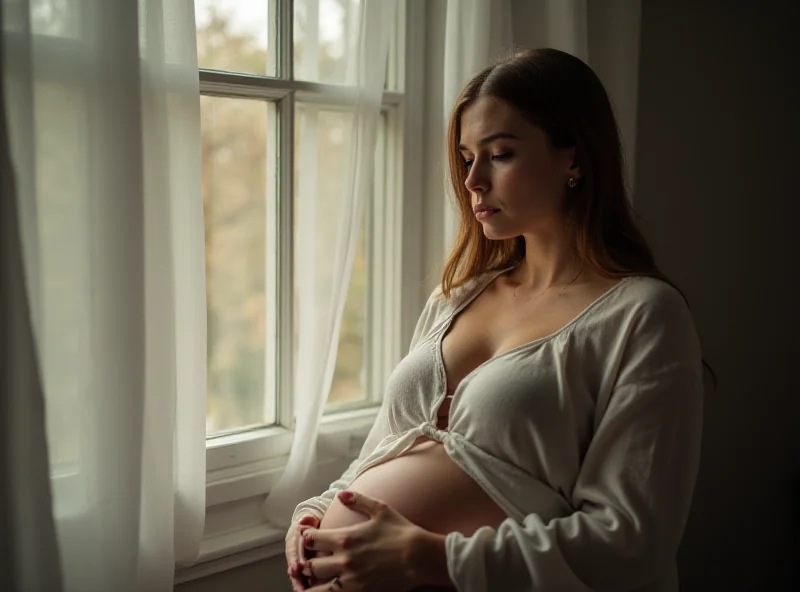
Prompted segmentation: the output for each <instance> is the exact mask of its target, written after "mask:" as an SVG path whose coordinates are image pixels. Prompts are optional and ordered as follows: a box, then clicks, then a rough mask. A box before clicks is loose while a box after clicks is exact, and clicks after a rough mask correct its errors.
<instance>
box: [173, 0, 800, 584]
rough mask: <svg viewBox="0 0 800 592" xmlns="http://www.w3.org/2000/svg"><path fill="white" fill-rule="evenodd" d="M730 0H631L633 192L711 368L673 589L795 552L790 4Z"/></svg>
mask: <svg viewBox="0 0 800 592" xmlns="http://www.w3.org/2000/svg"><path fill="white" fill-rule="evenodd" d="M737 4H738V3H734V2H710V1H704V2H692V1H690V0H647V1H646V2H644V3H643V7H642V22H641V55H640V61H639V104H638V122H637V123H638V134H637V138H636V142H637V143H636V156H637V158H636V171H635V172H636V193H635V197H634V203H635V206H636V208H637V210H638V211H639V212H640V214H641V215H642V217H643V219H644V222H645V225H644V230H645V232H646V234H647V236H648V238H649V239H650V240H651V242H652V244H653V246H654V248H655V250H656V253H657V255H658V257H659V259H660V261H661V263H662V266H663V268H664V270H665V271H666V272H667V273H668V274H669V275H670V276H671V277H672V278H673V279H674V280H675V281H676V282H677V283H678V284H679V285H680V286H681V287H682V288H683V289H684V291H685V292H686V294H687V296H688V298H689V300H690V302H691V304H692V309H693V311H694V315H695V319H696V322H697V326H698V330H699V332H700V334H701V336H702V339H703V343H704V347H705V350H706V354H707V357H708V359H709V361H710V362H711V363H712V365H713V366H714V368H715V370H716V371H717V374H718V375H719V380H720V386H719V390H718V392H717V393H716V394H714V395H711V396H709V397H708V399H707V410H706V423H705V438H704V443H703V461H702V467H701V473H700V477H699V481H698V486H697V491H696V495H695V503H694V506H693V511H692V516H691V518H690V522H689V525H688V528H687V532H686V537H685V539H684V544H683V546H682V549H681V553H680V556H679V566H680V572H681V578H682V587H681V590H682V591H683V592H686V591H688V592H693V591H700V590H703V591H705V590H708V589H714V590H729V591H737V590H748V591H750V590H754V591H761V590H770V591H776V590H788V589H790V588H789V578H790V577H791V575H792V570H793V569H795V570H796V567H795V566H794V565H793V563H792V560H794V561H795V562H797V561H798V558H799V557H800V552H798V548H797V532H798V509H800V493H798V489H797V486H798V485H797V479H798V472H800V438H798V437H797V436H796V432H797V431H798V430H799V429H800V374H798V373H791V372H790V369H791V366H790V364H791V363H792V362H793V361H794V360H795V359H797V358H798V353H800V352H799V351H798V345H797V343H798V341H797V340H796V339H795V334H796V333H797V332H798V330H800V326H799V325H800V323H798V315H797V313H796V311H795V309H794V308H793V307H794V306H796V305H797V303H798V302H799V301H800V300H799V299H798V298H797V296H798V294H797V291H796V290H794V289H793V288H792V282H793V281H794V279H795V278H794V277H793V275H794V274H795V273H796V270H797V269H798V266H797V264H796V263H795V259H794V255H795V254H796V253H797V251H798V249H797V247H796V246H795V241H794V233H795V232H796V230H795V224H796V222H795V220H797V217H796V214H797V207H796V206H795V203H796V200H797V199H798V198H800V195H799V194H800V191H798V189H799V185H800V183H799V182H798V177H797V176H796V171H797V166H796V164H795V157H796V156H797V150H796V149H795V142H796V141H797V139H798V138H800V122H798V118H797V116H796V115H794V109H795V108H796V106H798V105H800V96H798V95H799V94H800V93H798V90H797V86H796V85H794V86H792V84H791V83H792V82H793V81H792V78H793V77H794V76H795V75H794V71H795V68H792V66H793V64H792V56H793V52H792V51H791V50H792V49H793V48H792V47H791V45H792V42H793V37H792V34H793V32H794V31H793V30H792V29H793V27H796V25H797V23H798V14H797V13H798V9H797V7H796V6H797V3H794V2H791V1H789V0H787V1H784V2H776V1H771V2H761V3H756V2H748V3H746V5H741V6H740V5H737ZM518 6H521V4H520V3H519V2H515V10H517V9H518ZM443 10H444V2H443V0H435V2H431V20H429V21H428V23H427V27H428V31H427V32H426V47H427V48H429V49H430V52H431V54H430V55H431V61H430V66H429V68H430V69H429V70H428V72H427V75H426V82H427V84H428V89H427V93H428V96H429V100H430V101H431V104H432V105H435V106H436V110H435V111H433V112H432V113H433V114H432V115H430V116H429V118H428V120H427V121H426V129H427V130H428V131H427V134H428V136H427V137H426V143H425V146H424V147H423V150H425V155H426V158H425V160H426V162H427V163H429V164H428V166H429V170H428V171H426V174H425V176H426V187H427V191H426V196H425V197H426V199H425V216H426V218H425V222H424V235H425V236H427V237H428V238H427V239H425V240H426V248H425V249H424V256H425V258H426V259H425V262H424V265H425V266H426V269H432V268H434V267H436V266H437V263H436V262H437V257H440V256H441V252H440V249H439V250H438V251H437V250H436V247H435V244H436V241H437V240H438V239H436V233H437V232H439V229H441V220H442V210H441V203H437V202H436V201H435V200H436V199H437V196H440V195H441V193H440V191H441V190H440V188H441V180H440V179H441V177H438V176H437V175H438V174H439V172H441V171H442V168H441V166H442V165H441V150H442V144H441V139H437V131H436V130H437V129H441V127H440V126H441V125H443V123H442V119H441V114H440V113H439V111H440V109H439V106H440V105H441V77H439V78H438V80H437V77H436V76H435V75H434V73H435V68H436V64H441V59H442V56H441V53H440V52H441V45H442V42H443V40H442V37H441V33H440V32H439V31H440V29H438V27H440V26H443V16H444V12H443ZM591 16H592V15H591V13H590V17H591ZM441 30H442V31H443V29H441ZM526 34H527V31H526V28H525V27H524V25H523V22H522V21H521V20H520V19H518V18H517V19H515V41H516V43H517V44H519V45H529V44H530V42H529V40H526V39H525V36H526ZM526 41H528V42H527V43H526ZM589 41H590V47H589V50H590V53H591V49H592V47H591V45H592V38H591V36H590V40H589ZM794 53H796V52H794ZM601 77H603V78H604V76H603V73H602V72H601ZM604 80H605V78H604ZM618 107H619V105H618ZM621 115H622V116H623V117H628V115H627V114H625V113H623V114H621ZM432 237H433V238H432ZM432 277H433V276H432ZM432 282H433V283H435V278H434V279H433V280H432ZM433 283H431V286H432V285H433ZM793 480H794V481H793ZM793 483H794V487H795V489H792V487H793ZM795 575H796V574H795ZM286 581H287V580H286V577H285V564H284V560H283V558H282V557H278V558H275V559H271V560H267V561H263V562H260V563H256V564H252V565H249V566H245V567H241V568H238V569H234V570H230V571H228V572H225V573H222V574H217V575H214V576H210V577H208V578H204V579H203V580H197V581H194V582H188V583H186V584H182V585H180V586H177V587H176V588H175V590H176V592H212V591H216V590H238V591H240V592H249V591H254V592H255V591H270V590H288V589H289V587H288V585H287V584H286Z"/></svg>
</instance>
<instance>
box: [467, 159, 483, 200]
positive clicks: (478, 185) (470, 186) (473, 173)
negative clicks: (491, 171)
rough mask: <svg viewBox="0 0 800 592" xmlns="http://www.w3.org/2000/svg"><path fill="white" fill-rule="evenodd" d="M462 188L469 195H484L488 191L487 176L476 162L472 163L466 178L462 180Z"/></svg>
mask: <svg viewBox="0 0 800 592" xmlns="http://www.w3.org/2000/svg"><path fill="white" fill-rule="evenodd" d="M464 186H465V187H466V188H467V190H468V191H470V192H471V193H485V192H486V191H488V190H489V176H488V175H487V173H486V170H485V168H484V167H483V166H482V164H481V163H479V162H478V161H477V160H476V161H475V162H473V163H472V166H471V167H470V169H469V173H467V178H466V179H464Z"/></svg>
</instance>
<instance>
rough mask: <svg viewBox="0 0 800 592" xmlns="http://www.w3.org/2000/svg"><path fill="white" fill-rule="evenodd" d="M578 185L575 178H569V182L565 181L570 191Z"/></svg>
mask: <svg viewBox="0 0 800 592" xmlns="http://www.w3.org/2000/svg"><path fill="white" fill-rule="evenodd" d="M577 185H578V180H577V179H576V178H575V177H570V178H569V181H567V187H569V188H570V189H573V188H575V187H576V186H577Z"/></svg>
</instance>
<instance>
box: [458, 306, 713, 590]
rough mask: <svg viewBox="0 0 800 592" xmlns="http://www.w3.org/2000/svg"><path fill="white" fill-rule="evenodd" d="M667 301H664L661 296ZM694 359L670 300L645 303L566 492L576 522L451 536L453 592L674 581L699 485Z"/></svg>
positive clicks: (693, 346)
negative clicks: (572, 484)
mask: <svg viewBox="0 0 800 592" xmlns="http://www.w3.org/2000/svg"><path fill="white" fill-rule="evenodd" d="M660 296H663V295H660ZM700 360H701V354H700V348H699V344H698V341H697V337H696V334H695V332H694V326H693V324H692V320H691V317H690V315H689V312H688V309H687V307H686V305H685V304H684V303H683V301H682V300H681V299H680V296H679V295H678V294H677V292H676V293H675V294H674V296H673V295H672V294H671V293H669V294H667V295H666V297H659V298H658V299H657V301H655V302H653V303H647V306H646V307H644V314H642V315H641V318H640V319H639V322H638V323H637V324H636V326H635V328H634V330H633V333H632V334H631V335H629V336H628V339H627V346H626V353H625V359H624V361H623V365H622V367H621V368H620V372H619V375H618V376H619V378H618V382H617V386H616V388H615V389H614V391H613V393H612V394H611V397H610V398H609V400H608V403H607V405H606V406H605V409H604V410H603V409H600V410H599V411H598V413H602V419H601V420H600V421H599V422H598V424H597V425H598V427H597V429H596V432H595V435H594V437H593V439H592V442H591V444H590V446H589V449H588V450H587V453H586V456H585V458H584V461H583V464H582V468H581V471H580V474H579V476H578V479H577V482H576V484H575V487H574V489H573V492H572V500H571V501H572V505H573V507H575V508H576V511H575V513H573V514H572V515H570V516H567V517H564V518H558V519H554V520H551V521H550V522H544V521H543V520H542V519H541V518H540V517H539V516H538V515H536V514H530V515H528V516H527V517H526V518H525V520H524V521H523V523H522V524H520V523H518V522H516V521H514V520H513V519H507V520H505V521H504V522H503V523H502V524H501V525H500V526H499V527H498V528H497V529H494V528H490V527H483V528H480V529H479V530H478V531H476V532H475V533H474V534H473V535H472V536H470V537H466V536H463V535H461V534H460V533H450V534H449V535H447V538H446V545H445V548H446V558H447V567H448V572H449V575H450V578H451V580H452V581H453V582H454V583H455V585H456V586H457V588H458V589H459V590H460V591H461V592H484V591H488V590H499V589H514V590H543V591H547V592H549V591H551V590H570V591H573V590H574V591H589V590H591V591H595V592H596V591H603V590H609V591H614V592H619V591H621V590H636V589H639V588H641V587H644V586H647V585H648V584H650V583H653V582H655V581H656V580H659V579H661V578H665V577H668V576H669V575H670V573H671V571H672V570H673V569H674V567H673V565H674V560H675V555H676V552H677V548H678V544H679V542H680V539H681V536H682V534H683V530H684V526H685V523H686V519H687V516H688V513H689V506H690V503H691V497H692V492H693V488H694V483H695V479H696V475H697V470H698V465H699V453H700V435H701V424H702V394H703V381H702V366H701V361H700Z"/></svg>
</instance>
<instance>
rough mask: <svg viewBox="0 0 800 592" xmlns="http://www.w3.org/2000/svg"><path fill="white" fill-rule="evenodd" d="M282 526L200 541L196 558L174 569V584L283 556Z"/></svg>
mask: <svg viewBox="0 0 800 592" xmlns="http://www.w3.org/2000/svg"><path fill="white" fill-rule="evenodd" d="M285 536H286V531H285V530H283V529H282V528H277V527H275V526H270V525H269V524H259V525H254V526H250V527H247V528H244V529H241V530H236V531H233V532H229V533H226V534H222V535H219V536H215V537H211V538H207V539H204V540H203V543H202V545H201V546H200V554H199V555H198V558H197V561H196V562H195V563H194V564H193V565H190V566H188V567H183V568H177V569H176V570H175V584H176V585H177V584H182V583H184V582H189V581H191V580H196V579H198V578H204V577H206V576H210V575H212V574H215V573H219V572H222V571H226V570H229V569H234V568H236V567H241V566H243V565H247V564H249V563H254V562H256V561H263V560H264V559H269V558H270V557H276V556H278V555H283V553H284V537H285Z"/></svg>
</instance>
